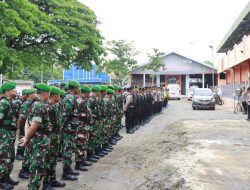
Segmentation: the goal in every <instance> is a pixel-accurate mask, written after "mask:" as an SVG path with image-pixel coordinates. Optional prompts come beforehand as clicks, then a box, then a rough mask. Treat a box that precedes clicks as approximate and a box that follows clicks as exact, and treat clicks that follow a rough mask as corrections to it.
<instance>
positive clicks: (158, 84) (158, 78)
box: [156, 75, 161, 87]
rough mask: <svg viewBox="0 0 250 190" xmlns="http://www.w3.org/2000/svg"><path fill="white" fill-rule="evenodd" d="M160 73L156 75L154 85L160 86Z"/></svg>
mask: <svg viewBox="0 0 250 190" xmlns="http://www.w3.org/2000/svg"><path fill="white" fill-rule="evenodd" d="M160 85H161V84H160V75H156V86H158V87H159V86H160Z"/></svg>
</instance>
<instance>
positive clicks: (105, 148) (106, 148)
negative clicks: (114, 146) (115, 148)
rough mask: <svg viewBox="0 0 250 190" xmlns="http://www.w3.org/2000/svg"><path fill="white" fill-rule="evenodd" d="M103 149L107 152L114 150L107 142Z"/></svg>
mask: <svg viewBox="0 0 250 190" xmlns="http://www.w3.org/2000/svg"><path fill="white" fill-rule="evenodd" d="M102 149H103V150H104V151H106V152H112V150H111V149H109V148H108V145H107V144H104V145H103V146H102Z"/></svg>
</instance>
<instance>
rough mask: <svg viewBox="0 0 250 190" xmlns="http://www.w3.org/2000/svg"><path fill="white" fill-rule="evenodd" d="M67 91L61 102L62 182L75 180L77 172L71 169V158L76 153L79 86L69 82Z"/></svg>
mask: <svg viewBox="0 0 250 190" xmlns="http://www.w3.org/2000/svg"><path fill="white" fill-rule="evenodd" d="M68 85H69V91H68V92H67V94H66V95H65V97H64V98H63V100H62V117H61V119H62V120H61V124H62V125H63V128H62V139H63V175H62V179H63V180H70V181H75V180H77V177H76V176H77V175H79V173H78V172H75V171H73V170H72V169H71V164H72V156H73V153H75V151H76V149H75V148H76V147H75V145H76V144H75V143H76V137H77V130H78V125H79V113H78V110H77V98H76V95H77V94H78V90H79V87H80V84H79V83H78V82H77V81H75V80H71V81H69V83H68Z"/></svg>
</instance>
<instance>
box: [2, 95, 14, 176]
mask: <svg viewBox="0 0 250 190" xmlns="http://www.w3.org/2000/svg"><path fill="white" fill-rule="evenodd" d="M0 119H1V127H0V179H2V178H3V177H5V176H8V175H9V174H10V173H11V171H12V169H13V162H14V158H15V140H16V130H17V118H16V115H15V112H14V109H13V103H12V101H11V100H10V99H9V98H8V97H6V96H3V97H2V98H1V100H0Z"/></svg>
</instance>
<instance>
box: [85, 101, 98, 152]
mask: <svg viewBox="0 0 250 190" xmlns="http://www.w3.org/2000/svg"><path fill="white" fill-rule="evenodd" d="M87 106H88V108H89V109H90V110H91V121H90V126H89V141H88V150H89V151H90V152H93V151H94V150H95V149H96V148H97V146H98V139H97V137H96V134H97V132H98V128H99V126H100V108H99V101H98V99H97V98H96V97H94V96H90V98H89V99H88V102H87Z"/></svg>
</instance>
